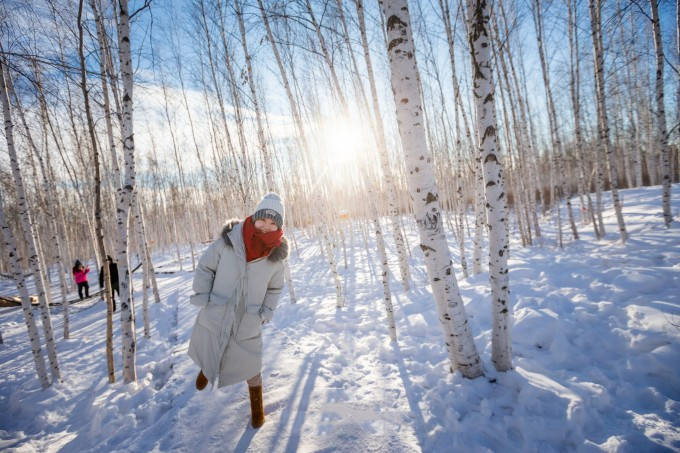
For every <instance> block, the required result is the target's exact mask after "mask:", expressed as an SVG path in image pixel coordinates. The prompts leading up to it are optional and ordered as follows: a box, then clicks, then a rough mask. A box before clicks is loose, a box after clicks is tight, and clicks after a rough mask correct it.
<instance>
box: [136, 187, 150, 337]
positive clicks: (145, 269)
mask: <svg viewBox="0 0 680 453" xmlns="http://www.w3.org/2000/svg"><path fill="white" fill-rule="evenodd" d="M138 198H139V196H138V194H137V192H135V193H134V194H133V195H132V217H133V219H134V222H135V232H136V233H137V249H138V250H139V258H140V260H141V261H142V274H143V275H142V317H143V321H144V337H146V338H149V337H151V327H150V325H149V298H148V295H149V292H148V288H149V286H150V278H149V264H148V262H147V255H146V239H145V238H144V229H143V228H142V219H141V217H142V213H141V206H140V203H139V199H138Z"/></svg>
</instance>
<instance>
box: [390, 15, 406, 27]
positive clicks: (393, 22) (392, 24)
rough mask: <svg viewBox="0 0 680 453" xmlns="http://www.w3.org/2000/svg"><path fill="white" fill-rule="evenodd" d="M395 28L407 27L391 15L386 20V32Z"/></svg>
mask: <svg viewBox="0 0 680 453" xmlns="http://www.w3.org/2000/svg"><path fill="white" fill-rule="evenodd" d="M397 26H400V27H403V28H406V27H407V25H406V23H405V22H404V21H403V20H401V19H400V18H399V17H397V16H396V15H394V14H393V15H391V16H390V17H389V18H388V19H387V31H390V30H392V29H393V28H395V27H397Z"/></svg>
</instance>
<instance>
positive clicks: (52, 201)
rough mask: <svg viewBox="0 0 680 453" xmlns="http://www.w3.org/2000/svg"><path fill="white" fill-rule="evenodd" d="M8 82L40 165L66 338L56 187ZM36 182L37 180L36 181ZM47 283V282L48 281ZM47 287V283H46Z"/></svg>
mask: <svg viewBox="0 0 680 453" xmlns="http://www.w3.org/2000/svg"><path fill="white" fill-rule="evenodd" d="M34 67H35V62H34ZM37 76H38V74H37V71H36V83H37V84H40V79H39V78H38V77H37ZM7 82H10V83H8V88H9V90H10V91H11V92H12V93H13V94H14V99H15V101H16V105H17V112H18V113H19V118H20V119H21V122H22V124H23V126H24V133H25V136H26V140H27V141H28V144H29V146H30V148H31V150H32V151H33V154H34V155H35V157H36V158H37V159H38V164H39V166H40V175H41V182H42V192H43V195H44V197H45V209H44V211H45V214H47V221H48V223H49V225H50V227H51V231H50V233H51V234H50V238H49V240H50V243H51V244H52V245H53V247H52V252H53V254H52V262H53V263H54V264H55V265H56V266H57V269H58V270H57V272H58V273H59V290H60V292H61V305H62V310H63V316H64V325H63V329H64V330H63V334H64V338H65V339H68V338H69V336H70V323H69V316H68V314H69V312H68V308H69V307H68V300H67V292H68V291H67V289H66V278H65V272H66V268H65V266H64V261H63V259H62V251H61V250H62V248H61V240H60V239H59V228H58V227H57V213H56V206H57V203H56V198H55V195H54V194H55V192H56V188H55V187H54V184H53V183H52V181H50V178H49V173H48V172H47V169H46V167H45V162H44V160H43V158H42V155H41V153H40V150H39V149H38V147H37V145H36V143H35V142H34V140H33V134H32V133H31V129H30V127H29V126H28V123H27V121H26V116H25V115H24V109H23V106H22V104H21V100H20V98H19V97H18V96H17V95H16V92H15V91H14V87H13V86H11V80H9V78H8V80H7ZM42 126H43V131H45V133H46V130H45V129H44V128H45V124H44V122H43V124H42ZM36 182H37V181H36ZM36 244H37V245H39V242H38V241H36ZM40 256H41V257H42V259H41V262H43V263H45V268H46V269H45V271H46V273H47V274H49V264H48V261H47V260H46V259H45V257H44V255H43V254H42V253H40ZM48 283H49V282H48ZM48 287H49V285H48Z"/></svg>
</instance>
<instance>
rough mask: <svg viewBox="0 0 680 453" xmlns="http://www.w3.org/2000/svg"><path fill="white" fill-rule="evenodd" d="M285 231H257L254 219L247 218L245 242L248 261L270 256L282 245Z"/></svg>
mask: <svg viewBox="0 0 680 453" xmlns="http://www.w3.org/2000/svg"><path fill="white" fill-rule="evenodd" d="M282 238H283V229H282V228H279V229H278V230H276V231H271V232H269V233H261V232H259V231H257V230H256V229H255V223H254V222H253V218H252V217H246V220H244V221H243V242H244V243H245V245H246V261H248V262H250V261H253V260H256V259H258V258H262V257H263V256H268V255H269V254H270V253H271V251H272V250H273V249H274V248H276V247H278V246H280V245H281V240H282Z"/></svg>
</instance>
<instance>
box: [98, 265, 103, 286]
mask: <svg viewBox="0 0 680 453" xmlns="http://www.w3.org/2000/svg"><path fill="white" fill-rule="evenodd" d="M99 287H100V288H103V287H104V266H102V267H100V268H99Z"/></svg>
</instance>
